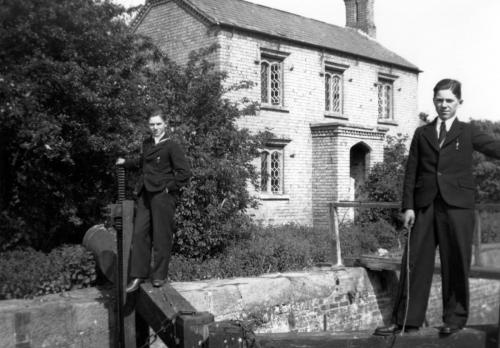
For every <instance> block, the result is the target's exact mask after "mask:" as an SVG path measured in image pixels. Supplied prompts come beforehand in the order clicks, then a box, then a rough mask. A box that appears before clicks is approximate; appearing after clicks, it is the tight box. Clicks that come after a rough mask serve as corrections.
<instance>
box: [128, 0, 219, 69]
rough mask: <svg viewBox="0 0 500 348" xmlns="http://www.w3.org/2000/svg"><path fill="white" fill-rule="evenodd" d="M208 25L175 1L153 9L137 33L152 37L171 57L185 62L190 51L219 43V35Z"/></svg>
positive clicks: (143, 20)
mask: <svg viewBox="0 0 500 348" xmlns="http://www.w3.org/2000/svg"><path fill="white" fill-rule="evenodd" d="M209 29H210V28H209V26H208V25H207V24H205V22H204V21H203V20H202V19H201V18H199V17H196V16H194V15H193V14H191V13H188V10H186V9H184V8H181V7H180V6H178V4H177V3H176V2H175V1H174V0H166V1H161V2H159V3H158V4H157V5H155V6H153V7H151V8H150V9H149V11H148V13H147V15H146V16H144V18H143V19H142V21H141V23H140V24H139V25H138V27H137V28H136V33H138V34H142V35H145V36H149V37H150V38H152V39H153V41H154V43H155V44H156V45H157V46H158V47H160V48H161V49H162V50H163V51H164V52H167V54H168V56H169V58H171V59H172V60H174V61H176V62H178V63H185V62H187V60H188V56H189V53H190V52H191V51H195V50H198V49H200V48H205V47H209V46H210V45H211V44H215V43H216V35H215V34H214V33H212V32H211V31H210V30H209Z"/></svg>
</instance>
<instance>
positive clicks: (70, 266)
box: [0, 245, 96, 299]
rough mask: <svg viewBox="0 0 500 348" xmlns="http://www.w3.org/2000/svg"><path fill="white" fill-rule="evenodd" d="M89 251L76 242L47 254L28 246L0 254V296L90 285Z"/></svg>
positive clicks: (91, 262)
mask: <svg viewBox="0 0 500 348" xmlns="http://www.w3.org/2000/svg"><path fill="white" fill-rule="evenodd" d="M95 281H96V269H95V261H94V258H93V256H92V254H91V253H90V252H88V251H86V250H85V248H83V247H82V246H78V245H63V246H61V247H59V248H56V249H54V250H53V251H52V252H50V253H49V254H45V253H42V252H40V251H35V250H33V249H31V248H26V249H23V250H13V251H7V252H3V253H1V254H0V284H1V285H0V299H10V298H30V297H33V296H39V295H47V294H53V293H58V292H62V291H68V290H72V289H80V288H85V287H89V286H93V285H94V284H95Z"/></svg>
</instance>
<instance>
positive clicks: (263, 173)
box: [260, 152, 269, 192]
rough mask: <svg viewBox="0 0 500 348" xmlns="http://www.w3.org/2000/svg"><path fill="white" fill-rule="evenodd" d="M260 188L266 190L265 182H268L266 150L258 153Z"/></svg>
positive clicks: (267, 154)
mask: <svg viewBox="0 0 500 348" xmlns="http://www.w3.org/2000/svg"><path fill="white" fill-rule="evenodd" d="M260 156H261V157H260V190H261V191H264V192H266V191H268V189H267V183H268V178H269V172H268V169H267V161H268V156H269V153H267V152H262V154H261V155H260Z"/></svg>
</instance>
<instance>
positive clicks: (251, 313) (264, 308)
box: [0, 268, 500, 348]
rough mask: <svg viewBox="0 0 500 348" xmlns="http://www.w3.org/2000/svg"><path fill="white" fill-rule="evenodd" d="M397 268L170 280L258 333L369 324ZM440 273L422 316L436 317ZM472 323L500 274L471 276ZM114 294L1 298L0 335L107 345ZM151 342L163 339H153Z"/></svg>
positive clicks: (203, 307)
mask: <svg viewBox="0 0 500 348" xmlns="http://www.w3.org/2000/svg"><path fill="white" fill-rule="evenodd" d="M396 281H397V278H396V274H395V272H367V271H366V270H365V269H364V268H340V269H335V270H333V269H325V270H310V271H308V272H290V273H274V274H266V275H263V276H260V277H250V278H232V279H215V280H207V281H198V282H182V283H180V282H174V283H172V286H173V287H174V288H175V289H176V290H177V291H179V293H180V294H181V295H183V296H184V297H185V298H186V299H187V300H188V301H189V302H191V304H192V305H193V306H194V307H195V308H196V309H197V310H199V311H210V312H211V313H212V314H214V316H215V319H216V320H217V321H219V320H225V319H236V320H244V319H251V320H254V321H256V323H257V324H258V329H257V331H256V332H258V333H278V332H283V333H286V332H320V331H325V330H327V331H331V332H335V331H337V332H345V331H355V330H373V328H374V327H376V326H378V325H381V324H382V323H383V322H384V321H386V320H387V319H388V318H389V316H390V308H391V305H392V300H391V299H392V291H393V290H394V286H395V284H396ZM440 285H441V284H440V282H439V277H436V278H435V281H434V283H433V287H432V291H431V298H430V302H429V309H428V313H427V319H428V321H429V323H430V325H431V326H435V325H439V324H440V321H441V319H440V318H441V309H440V303H441V299H440ZM471 290H472V291H471V312H472V313H471V318H470V320H469V323H470V324H488V323H493V324H496V323H497V321H498V302H499V298H498V291H499V290H500V281H488V280H483V279H478V280H475V279H474V280H471ZM113 330H114V313H113V296H112V292H111V291H110V290H109V289H108V290H106V289H96V288H90V289H84V290H77V291H71V292H67V293H63V294H58V295H49V296H44V297H39V298H36V299H33V300H4V301H0V342H1V343H2V348H14V347H21V346H23V347H37V348H38V347H42V348H43V347H48V348H52V347H79V348H95V347H102V348H106V347H113V336H114V334H113ZM155 347H163V345H160V344H155Z"/></svg>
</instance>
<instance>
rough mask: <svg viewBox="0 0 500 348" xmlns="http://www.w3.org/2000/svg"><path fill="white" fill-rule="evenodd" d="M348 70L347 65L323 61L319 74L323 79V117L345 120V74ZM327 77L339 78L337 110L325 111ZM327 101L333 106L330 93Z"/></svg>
mask: <svg viewBox="0 0 500 348" xmlns="http://www.w3.org/2000/svg"><path fill="white" fill-rule="evenodd" d="M347 69H349V65H346V64H341V63H337V62H332V61H329V60H326V59H323V64H322V70H321V72H320V76H322V77H323V81H322V82H323V96H324V97H323V112H324V114H325V117H334V118H340V119H347V117H345V109H344V106H345V79H346V76H345V72H346V70H347ZM328 76H338V77H339V80H340V81H339V87H340V91H339V110H338V111H337V110H332V109H331V107H330V109H327V84H326V80H327V78H328ZM328 97H329V100H330V103H331V105H333V98H332V95H331V93H330V94H329V96H328Z"/></svg>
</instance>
